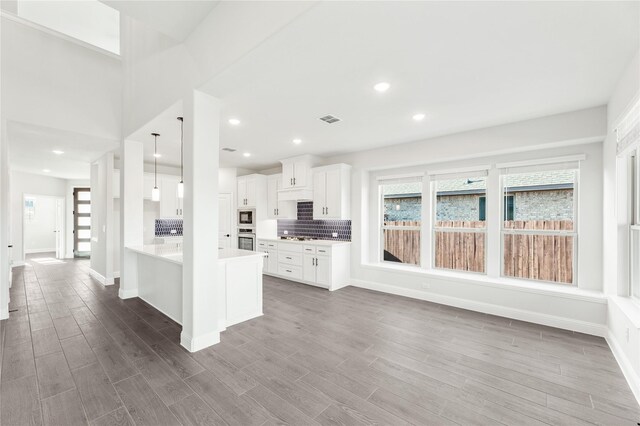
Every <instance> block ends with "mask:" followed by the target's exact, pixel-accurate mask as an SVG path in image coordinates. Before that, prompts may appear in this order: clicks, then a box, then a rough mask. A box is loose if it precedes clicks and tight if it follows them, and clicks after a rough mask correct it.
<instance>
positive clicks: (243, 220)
mask: <svg viewBox="0 0 640 426" xmlns="http://www.w3.org/2000/svg"><path fill="white" fill-rule="evenodd" d="M255 217H256V211H255V210H238V225H245V226H246V225H251V226H253V225H255V223H254V221H255Z"/></svg>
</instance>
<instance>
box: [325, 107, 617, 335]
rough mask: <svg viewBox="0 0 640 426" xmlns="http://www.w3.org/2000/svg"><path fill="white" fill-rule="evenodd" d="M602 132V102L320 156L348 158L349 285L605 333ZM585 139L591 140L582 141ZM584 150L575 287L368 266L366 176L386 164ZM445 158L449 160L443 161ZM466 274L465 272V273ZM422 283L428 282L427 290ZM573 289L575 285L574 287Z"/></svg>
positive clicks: (371, 230)
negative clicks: (558, 288) (518, 283)
mask: <svg viewBox="0 0 640 426" xmlns="http://www.w3.org/2000/svg"><path fill="white" fill-rule="evenodd" d="M605 134H606V109H605V108H604V107H598V108H592V109H587V110H583V111H575V112H571V113H566V114H558V115H554V116H550V117H543V118H539V119H535V120H527V121H523V122H518V123H512V124H507V125H502V126H495V127H491V128H486V129H479V130H475V131H470V132H464V133H459V134H455V135H449V136H443V137H439V138H434V139H429V140H424V141H418V142H412V143H408V144H402V145H398V146H391V147H385V148H381V149H375V150H370V151H364V152H357V153H352V154H347V155H342V156H336V157H332V158H327V159H325V162H326V163H327V164H331V163H338V162H344V163H347V164H351V165H352V166H353V169H352V187H351V191H352V192H351V216H352V227H353V228H352V241H353V243H352V247H351V252H352V255H351V271H352V272H351V274H352V283H353V284H355V285H360V286H366V287H369V288H375V289H379V290H383V291H388V292H391V293H397V294H404V295H407V296H411V297H417V298H423V299H427V300H433V301H436V302H442V303H447V304H452V305H456V306H461V307H465V308H468V309H474V310H479V311H483V312H489V313H495V314H498V315H504V316H509V317H514V318H520V319H523V320H528V321H535V322H540V323H543V324H549V325H555V326H559V327H564V328H569V329H575V330H580V331H584V332H588V333H594V334H601V335H602V334H604V330H605V322H606V312H607V309H606V300H605V298H604V296H602V294H601V293H599V291H601V290H602V281H601V279H600V277H601V276H602V272H601V267H600V265H601V262H600V259H601V256H602V250H601V241H602V235H601V233H600V231H599V230H600V229H601V227H602V209H601V208H600V206H601V205H602V175H601V173H602V165H601V159H600V143H601V142H602V141H603V140H604V137H605ZM586 143H590V144H588V145H585V144H586ZM570 153H587V161H585V162H584V165H583V167H584V171H581V179H582V187H583V188H588V190H585V191H582V192H581V195H583V194H584V195H583V196H581V207H582V210H584V211H581V213H580V215H581V216H580V234H581V236H580V237H579V240H580V241H582V239H583V238H584V244H583V245H581V246H580V249H581V250H580V254H579V257H580V260H579V262H580V265H579V270H581V271H582V272H581V273H579V278H578V280H579V284H578V286H579V287H580V289H570V290H569V291H567V292H561V293H558V292H555V291H554V288H555V287H556V286H552V285H548V284H536V283H533V284H531V285H528V284H523V285H522V286H513V285H510V286H507V285H495V283H491V282H487V280H484V282H483V279H474V276H472V275H468V274H466V275H465V274H463V275H461V277H462V278H460V279H459V278H457V277H456V276H449V277H444V278H442V277H437V276H436V275H434V274H431V275H425V274H422V273H409V272H403V271H397V270H385V269H381V268H379V267H376V266H374V265H371V264H372V263H375V261H376V260H377V259H375V258H374V256H372V255H371V253H370V248H371V247H373V246H375V244H376V238H377V237H376V236H377V229H376V225H377V221H376V220H375V215H372V214H371V209H372V208H373V205H374V204H371V193H370V192H373V191H374V188H370V186H371V182H370V178H371V175H372V174H374V173H376V172H378V171H380V170H384V169H393V168H396V169H398V168H403V169H404V170H406V168H407V167H411V166H414V167H415V166H417V165H429V166H427V167H428V168H435V167H436V166H437V167H443V168H450V167H451V166H453V165H454V164H459V165H461V166H462V165H465V164H471V163H478V162H480V163H482V164H485V162H484V161H482V160H486V159H487V157H494V158H492V159H490V162H494V161H496V159H497V158H498V156H500V157H501V158H502V159H508V158H512V159H529V158H545V157H548V156H556V155H567V154H570ZM447 162H449V164H448V165H447V164H445V163H447ZM464 277H467V278H464ZM425 283H429V284H428V287H430V288H425ZM574 290H575V291H574Z"/></svg>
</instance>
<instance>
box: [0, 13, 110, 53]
mask: <svg viewBox="0 0 640 426" xmlns="http://www.w3.org/2000/svg"><path fill="white" fill-rule="evenodd" d="M0 16H2V17H3V18H7V19H9V20H11V21H14V22H17V23H19V24H22V25H25V26H27V27H30V28H33V29H34V30H38V31H42V32H43V33H47V34H49V35H52V36H54V37H58V38H61V39H63V40H66V41H69V42H71V43H74V44H77V45H78V46H82V47H85V48H87V49H91V50H93V51H94V52H98V53H102V54H103V55H107V56H110V57H111V58H113V59H117V60H119V61H120V60H122V58H121V57H120V55H118V54H116V53H113V52H111V51H109V50H106V49H103V48H102V47H98V46H96V45H93V44H91V43H87V42H86V41H83V40H80V39H78V38H75V37H71V36H70V35H67V34H64V33H61V32H59V31H56V30H54V29H51V28H49V27H45V26H44V25H40V24H37V23H35V22H32V21H29V20H28V19H24V18H22V17H21V16H18V15H16V14H15V13H11V12H7V11H6V10H0Z"/></svg>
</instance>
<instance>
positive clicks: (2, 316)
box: [0, 303, 9, 320]
mask: <svg viewBox="0 0 640 426" xmlns="http://www.w3.org/2000/svg"><path fill="white" fill-rule="evenodd" d="M6 319H9V304H8V303H7V306H2V307H0V320H6Z"/></svg>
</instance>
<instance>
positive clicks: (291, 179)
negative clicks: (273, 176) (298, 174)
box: [289, 178, 293, 186]
mask: <svg viewBox="0 0 640 426" xmlns="http://www.w3.org/2000/svg"><path fill="white" fill-rule="evenodd" d="M289 185H291V186H293V178H289Z"/></svg>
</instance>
